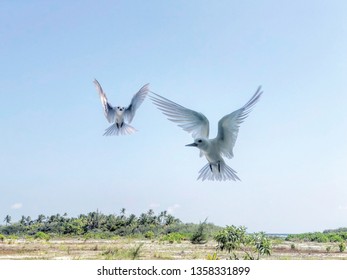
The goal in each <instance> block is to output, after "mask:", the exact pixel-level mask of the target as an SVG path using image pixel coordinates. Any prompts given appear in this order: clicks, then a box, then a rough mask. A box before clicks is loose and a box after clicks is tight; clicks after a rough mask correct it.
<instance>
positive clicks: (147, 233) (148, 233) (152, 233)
mask: <svg viewBox="0 0 347 280" xmlns="http://www.w3.org/2000/svg"><path fill="white" fill-rule="evenodd" d="M145 238H147V239H153V238H154V232H153V231H151V230H149V231H147V232H146V233H145Z"/></svg>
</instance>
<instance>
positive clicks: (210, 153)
mask: <svg viewBox="0 0 347 280" xmlns="http://www.w3.org/2000/svg"><path fill="white" fill-rule="evenodd" d="M151 93H152V94H153V95H150V96H149V97H150V98H151V100H152V101H153V103H154V105H156V106H157V108H158V109H160V110H161V111H162V113H163V114H164V115H166V116H167V117H168V119H169V120H170V121H172V122H175V123H177V124H178V126H180V127H181V128H183V129H184V130H185V131H187V132H189V133H191V134H192V136H193V138H194V142H193V143H192V144H188V145H186V146H190V147H197V148H199V149H200V156H202V155H205V157H206V159H207V161H208V163H207V164H206V165H205V166H204V167H203V168H202V169H201V170H200V171H199V177H198V178H197V180H199V179H202V181H204V180H206V179H207V180H217V181H222V180H223V181H225V180H234V181H236V180H240V179H239V177H238V176H237V175H236V173H237V172H236V171H235V170H233V169H232V168H231V167H230V166H228V165H227V164H226V163H225V161H224V159H223V156H225V157H227V158H229V159H231V158H232V157H233V156H234V155H233V148H234V145H235V142H236V138H237V135H238V132H239V127H240V124H241V123H242V122H243V121H244V119H245V118H246V117H247V116H248V114H249V112H250V111H251V109H252V107H253V106H254V105H255V104H256V103H257V101H258V100H259V98H260V96H261V95H262V93H263V92H262V91H261V87H260V86H259V87H258V89H257V91H256V93H255V94H254V95H253V96H252V98H251V99H250V100H249V101H248V102H247V103H246V104H245V105H244V106H243V107H241V108H240V109H238V110H236V111H234V112H232V113H230V114H228V115H226V116H224V117H223V118H222V119H220V120H219V122H218V133H217V137H216V138H213V139H209V138H208V137H209V121H208V119H207V118H206V117H205V116H204V115H203V114H202V113H199V112H196V111H193V110H190V109H188V108H185V107H183V106H181V105H179V104H177V103H175V102H173V101H171V100H169V99H167V98H165V97H162V96H160V95H158V94H156V93H154V92H151Z"/></svg>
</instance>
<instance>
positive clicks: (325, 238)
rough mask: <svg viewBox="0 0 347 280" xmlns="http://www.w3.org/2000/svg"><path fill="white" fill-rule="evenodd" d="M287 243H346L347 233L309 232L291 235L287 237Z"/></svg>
mask: <svg viewBox="0 0 347 280" xmlns="http://www.w3.org/2000/svg"><path fill="white" fill-rule="evenodd" d="M286 240H287V241H300V240H301V241H305V242H308V241H311V242H320V243H328V242H345V241H346V240H347V232H346V231H324V232H309V233H300V234H289V235H288V236H287V237H286Z"/></svg>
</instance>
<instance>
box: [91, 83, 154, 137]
mask: <svg viewBox="0 0 347 280" xmlns="http://www.w3.org/2000/svg"><path fill="white" fill-rule="evenodd" d="M94 84H95V86H96V90H97V91H98V93H99V96H100V99H101V104H102V107H103V109H104V114H105V117H106V119H107V120H108V122H109V123H113V124H112V125H111V126H110V127H108V128H107V129H106V130H105V133H104V135H105V136H110V135H119V134H121V135H126V134H132V133H134V132H135V131H136V129H135V128H134V127H132V126H131V125H129V124H127V123H125V121H127V122H128V123H131V121H132V120H133V118H134V116H135V112H136V110H137V109H138V108H139V107H140V105H141V104H142V102H143V101H144V100H145V98H146V96H147V94H148V92H149V84H146V85H144V86H143V87H142V88H141V89H140V90H139V91H138V92H137V93H136V94H135V95H134V96H133V98H132V99H131V103H130V105H129V106H128V107H122V106H115V107H112V105H111V104H110V103H109V102H108V100H107V97H106V94H105V92H104V91H103V90H102V87H101V85H100V84H99V82H98V81H97V80H96V79H95V80H94Z"/></svg>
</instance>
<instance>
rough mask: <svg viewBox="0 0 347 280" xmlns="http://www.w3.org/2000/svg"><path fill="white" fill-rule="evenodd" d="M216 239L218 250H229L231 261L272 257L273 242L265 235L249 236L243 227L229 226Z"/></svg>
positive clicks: (261, 233)
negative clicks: (264, 256)
mask: <svg viewBox="0 0 347 280" xmlns="http://www.w3.org/2000/svg"><path fill="white" fill-rule="evenodd" d="M214 239H215V240H216V241H217V242H218V249H219V250H221V251H223V250H227V251H228V252H229V253H230V254H231V255H230V258H231V259H235V260H239V259H240V258H242V259H244V260H255V259H257V260H259V259H260V256H263V255H268V256H269V255H271V242H270V240H269V239H268V238H267V237H266V236H265V234H264V233H263V232H260V233H254V234H247V233H246V228H245V227H242V226H241V227H236V226H233V225H232V226H227V227H226V228H225V229H223V230H221V231H219V232H218V233H217V235H216V236H215V238H214Z"/></svg>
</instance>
